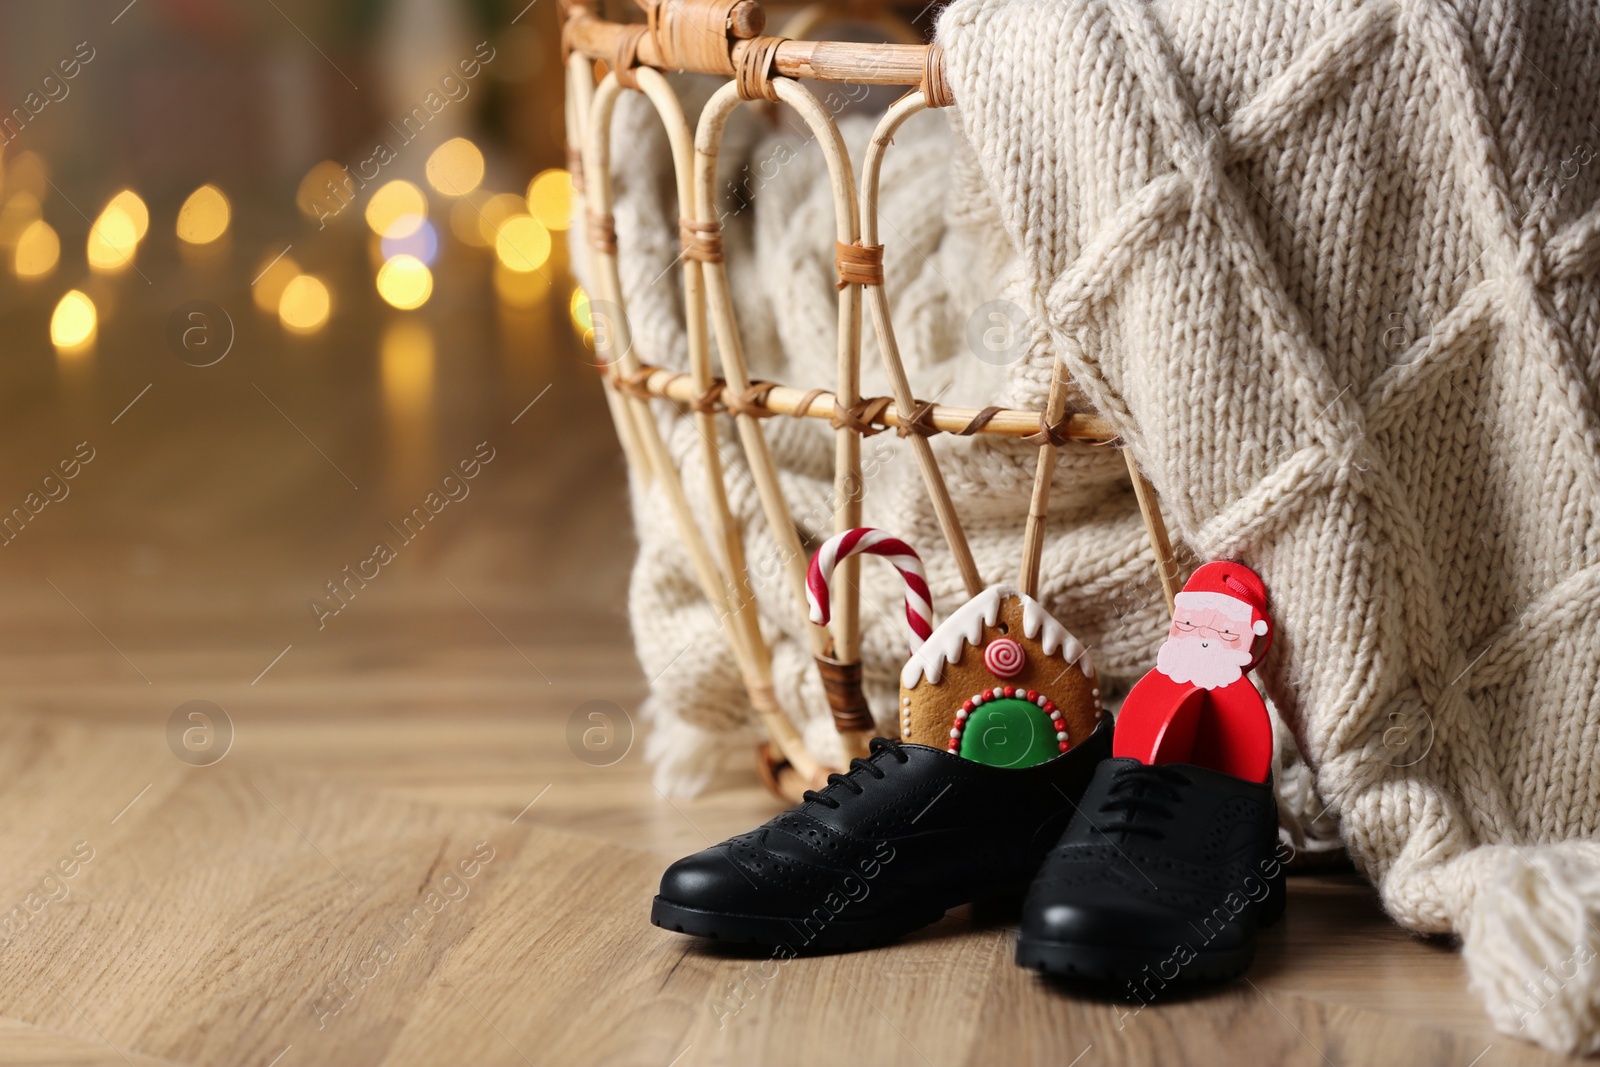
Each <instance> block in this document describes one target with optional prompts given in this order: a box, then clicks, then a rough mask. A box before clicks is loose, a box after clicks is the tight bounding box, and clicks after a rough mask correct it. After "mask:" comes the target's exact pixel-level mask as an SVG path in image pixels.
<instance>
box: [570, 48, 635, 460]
mask: <svg viewBox="0 0 1600 1067" xmlns="http://www.w3.org/2000/svg"><path fill="white" fill-rule="evenodd" d="M565 104H566V127H567V152H568V155H569V157H570V156H572V155H576V156H577V158H578V159H580V160H581V159H582V158H583V135H584V131H585V130H587V129H588V125H589V109H590V108H591V107H592V106H593V104H594V62H593V61H592V60H590V59H589V58H588V57H587V56H584V55H580V54H579V53H577V52H574V53H572V54H571V55H570V56H568V57H567V98H566V101H565ZM574 178H576V176H574ZM586 204H587V196H586V195H585V193H584V192H583V191H582V188H581V186H580V187H577V188H576V189H575V194H574V196H573V198H572V218H573V220H574V221H575V222H578V223H579V224H581V221H580V220H582V219H583V213H584V209H585V206H586ZM593 315H594V312H593V303H592V302H591V304H590V320H591V322H590V325H591V327H593V328H594V329H595V335H596V336H599V333H600V329H599V328H598V327H594V325H593ZM595 354H596V358H598V357H599V342H598V341H597V342H596V344H595ZM602 371H603V374H602V378H603V380H604V381H605V395H606V408H607V409H608V410H609V411H610V412H611V422H612V425H614V426H615V427H616V429H617V440H618V441H619V442H621V444H622V454H623V455H624V456H625V457H627V461H628V469H629V470H636V471H638V472H639V476H640V478H641V479H642V480H643V481H644V484H645V485H649V484H650V483H651V482H652V481H653V480H654V478H655V470H654V468H652V467H651V466H650V457H649V455H648V453H646V452H645V451H644V448H643V447H642V446H641V445H640V444H639V439H638V435H637V434H635V433H634V429H633V419H632V417H631V416H629V414H628V411H627V407H626V404H627V401H626V400H625V399H623V396H622V393H621V391H620V390H618V389H617V375H616V366H615V365H614V364H608V365H607V366H605V367H603V368H602Z"/></svg>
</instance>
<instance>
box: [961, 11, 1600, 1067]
mask: <svg viewBox="0 0 1600 1067" xmlns="http://www.w3.org/2000/svg"><path fill="white" fill-rule="evenodd" d="M939 35H940V39H941V41H942V42H943V43H944V45H945V48H946V50H947V55H948V57H949V74H950V79H951V83H952V85H953V86H954V90H955V96H956V99H957V101H958V104H959V108H960V121H961V123H962V125H963V127H964V129H965V132H966V135H967V137H968V138H969V140H970V142H971V144H972V146H973V149H974V151H975V155H976V158H977V160H978V162H979V165H980V166H981V168H982V171H983V174H984V177H985V178H986V180H987V181H988V183H989V185H990V186H991V188H992V189H993V190H994V192H995V196H996V200H997V202H998V203H999V205H1000V212H1001V216H1002V218H1003V219H1004V224H1005V228H1006V232H1007V234H1008V235H1009V237H1010V238H1011V240H1012V242H1013V243H1014V244H1015V246H1016V247H1017V248H1018V249H1019V250H1020V252H1021V256H1022V260H1023V276H1024V279H1025V283H1024V284H1025V285H1026V286H1027V287H1028V288H1029V289H1030V290H1031V291H1032V293H1034V294H1035V295H1036V298H1037V299H1038V300H1039V301H1040V302H1042V303H1043V304H1044V306H1045V308H1046V316H1047V322H1048V333H1049V341H1050V344H1051V345H1052V346H1054V348H1055V349H1056V350H1057V351H1059V352H1061V353H1062V354H1063V355H1064V356H1065V357H1066V359H1067V360H1068V363H1069V365H1070V367H1071V370H1072V373H1073V375H1074V377H1075V378H1076V379H1077V381H1078V382H1079V383H1080V385H1081V387H1082V388H1083V389H1084V390H1085V392H1086V393H1087V394H1088V396H1089V398H1090V400H1091V401H1092V402H1093V403H1094V404H1095V405H1096V407H1097V408H1098V409H1099V410H1100V411H1102V412H1104V413H1105V414H1107V415H1108V416H1109V417H1111V418H1112V419H1113V420H1114V421H1115V423H1116V425H1117V426H1118V428H1119V429H1120V430H1121V432H1122V433H1123V434H1124V436H1125V438H1126V439H1127V441H1128V442H1129V444H1130V445H1131V447H1132V448H1133V450H1134V453H1135V455H1136V457H1137V458H1138V459H1139V460H1140V462H1141V464H1142V465H1143V467H1144V469H1145V470H1147V471H1148V472H1149V473H1150V476H1151V478H1152V480H1153V481H1154V482H1155V484H1156V486H1157V488H1158V489H1159V490H1160V491H1161V495H1162V499H1163V501H1164V503H1165V505H1166V509H1167V514H1168V516H1169V518H1170V520H1171V521H1172V522H1173V523H1174V525H1175V527H1176V529H1177V530H1178V532H1179V533H1181V534H1182V536H1183V537H1184V538H1185V539H1186V540H1187V542H1188V543H1189V544H1190V545H1191V546H1192V547H1193V548H1194V549H1195V551H1196V552H1197V553H1198V554H1199V555H1201V556H1202V557H1206V558H1212V557H1222V556H1238V557H1239V558H1242V559H1244V560H1246V561H1248V562H1249V563H1250V564H1251V565H1252V566H1254V567H1255V568H1256V569H1258V570H1259V571H1260V572H1261V574H1262V576H1263V577H1264V578H1265V579H1266V583H1267V587H1268V588H1269V589H1270V590H1271V593H1272V600H1273V607H1274V611H1275V614H1276V615H1277V617H1278V620H1279V623H1280V629H1279V631H1278V632H1279V640H1278V643H1277V645H1276V647H1275V649H1274V653H1275V654H1274V656H1273V657H1272V658H1271V660H1270V661H1269V662H1268V664H1267V665H1266V666H1265V668H1264V670H1263V671H1262V672H1261V673H1262V675H1263V677H1264V679H1265V681H1266V685H1267V688H1268V689H1269V691H1270V692H1271V694H1272V696H1273V698H1274V700H1275V701H1276V702H1277V706H1278V707H1279V708H1280V709H1282V710H1283V711H1284V712H1285V718H1286V719H1287V720H1288V722H1289V723H1290V724H1291V725H1292V727H1293V729H1294V731H1295V734H1296V735H1297V737H1298V738H1299V741H1300V747H1301V749H1302V750H1303V751H1304V753H1305V754H1306V756H1307V757H1308V759H1309V760H1310V761H1311V763H1312V764H1313V765H1314V766H1315V767H1316V768H1317V782H1318V786H1319V789H1320V791H1321V793H1322V796H1323V797H1324V798H1325V799H1326V800H1327V802H1328V803H1329V804H1330V805H1331V807H1332V809H1333V810H1334V811H1335V812H1336V813H1337V814H1338V815H1339V817H1340V820H1341V823H1342V827H1343V832H1344V836H1345V840H1346V843H1347V844H1348V846H1349V848H1350V850H1351V853H1352V854H1353V855H1354V856H1355V858H1356V861H1357V863H1358V864H1359V865H1360V866H1361V868H1362V869H1363V870H1364V871H1365V872H1366V873H1367V874H1368V875H1369V876H1370V877H1371V878H1372V879H1373V880H1374V882H1375V883H1376V884H1377V885H1378V887H1379V889H1380V891H1381V894H1382V898H1383V901H1384V904H1385V906H1386V907H1387V908H1388V910H1389V912H1390V914H1392V915H1393V916H1394V917H1395V918H1396V919H1397V920H1398V921H1400V922H1401V923H1402V924H1404V925H1405V926H1407V927H1409V928H1411V929H1413V930H1416V931H1419V932H1425V933H1444V932H1447V931H1450V932H1454V933H1457V934H1459V935H1460V936H1461V937H1462V938H1463V940H1464V952H1465V956H1466V959H1467V963H1468V965H1469V968H1470V974H1471V980H1472V983H1473V985H1474V987H1475V988H1477V989H1478V990H1479V992H1480V993H1481V994H1482V996H1483V998H1484V1002H1485V1004H1486V1005H1487V1007H1488V1009H1489V1011H1490V1013H1491V1015H1492V1016H1493V1018H1494V1020H1495V1022H1496V1023H1497V1024H1498V1025H1499V1026H1500V1027H1501V1028H1502V1029H1504V1030H1507V1031H1508V1032H1511V1033H1521V1034H1523V1035H1524V1036H1529V1037H1532V1038H1535V1039H1537V1040H1538V1041H1540V1042H1542V1043H1544V1044H1546V1045H1549V1046H1552V1047H1556V1048H1561V1049H1568V1050H1587V1051H1593V1050H1595V1049H1596V1047H1597V1044H1600V981H1597V974H1600V970H1597V968H1600V963H1597V962H1596V955H1597V953H1600V945H1596V944H1595V942H1594V938H1595V937H1596V933H1597V931H1596V921H1597V919H1600V843H1596V842H1593V841H1592V840H1590V839H1592V838H1593V837H1594V835H1595V833H1596V829H1597V825H1600V772H1597V770H1596V766H1595V761H1594V754H1595V747H1596V742H1597V740H1600V696H1597V685H1600V613H1597V611H1596V594H1597V592H1600V557H1597V547H1600V529H1597V528H1596V514H1595V513H1596V508H1597V505H1600V427H1597V422H1596V399H1597V392H1596V391H1597V387H1600V288H1597V286H1596V267H1597V262H1600V164H1596V163H1595V162H1593V160H1594V154H1595V148H1594V146H1597V145H1600V126H1596V124H1595V123H1596V122H1597V121H1600V112H1597V108H1596V103H1597V101H1600V89H1597V86H1600V61H1597V56H1600V7H1597V6H1596V5H1595V4H1593V3H1588V2H1580V0H1571V2H1566V3H1561V2H1550V3H1543V4H1537V5H1535V4H1516V3H1510V2H1503V0H1481V2H1478V3H1459V4H1450V3H1445V2H1443V0H1400V2H1387V0H1379V2H1357V0H1317V2H1307V0H1295V2H1289V3H1284V2H1281V0H1231V2H1229V3H1223V4H1195V3H1187V2H1171V3H1166V2H1157V3H1139V2H1134V0H1099V2H1089V3H1071V4H1063V3H1060V2H1058V0H956V3H954V4H953V5H952V6H951V7H950V8H949V9H948V10H947V11H946V13H945V14H944V15H943V17H942V18H941V20H940V24H939Z"/></svg>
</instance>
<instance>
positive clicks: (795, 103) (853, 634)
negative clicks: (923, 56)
mask: <svg viewBox="0 0 1600 1067" xmlns="http://www.w3.org/2000/svg"><path fill="white" fill-rule="evenodd" d="M772 88H773V91H774V92H775V93H776V94H777V96H778V99H779V100H780V101H782V102H783V103H785V104H788V105H789V106H790V107H792V108H794V110H795V111H796V112H798V113H799V115H800V117H801V119H803V120H804V121H805V123H806V125H807V126H809V127H810V129H811V132H812V134H813V135H814V136H815V138H816V142H817V146H818V147H819V148H821V149H822V157H823V159H824V161H826V163H827V165H828V183H829V186H830V187H831V189H832V191H833V215H834V232H835V234H836V238H837V240H838V241H839V243H840V244H847V245H848V244H853V243H854V242H855V241H856V239H857V238H859V237H860V236H861V225H860V220H859V219H858V218H857V216H856V180H855V172H854V171H853V170H851V167H850V151H849V149H847V148H846V147H845V143H844V136H843V135H842V134H841V133H840V132H839V127H838V124H836V123H835V122H834V121H833V116H832V115H831V114H830V113H829V112H828V110H827V109H826V108H824V107H823V106H822V104H821V103H820V102H819V101H818V100H817V98H816V97H815V96H813V95H812V93H811V90H809V89H807V88H806V87H805V86H803V85H801V84H799V83H798V82H794V81H790V80H789V79H787V78H774V79H773V80H772ZM835 348H836V351H837V355H838V361H837V362H838V384H837V388H836V389H835V394H834V395H835V396H836V397H837V399H838V402H839V403H840V405H841V406H842V407H844V408H846V409H848V408H849V407H850V406H851V405H853V404H854V403H855V402H856V401H857V400H859V399H860V396H859V394H860V391H861V289H860V287H859V286H855V285H847V286H845V287H844V288H842V289H840V290H839V313H838V336H837V338H836V340H835ZM833 438H834V441H833V444H834V452H833V529H834V532H835V533H843V532H844V531H846V530H851V529H854V528H856V527H858V526H860V525H861V495H862V489H863V486H862V483H861V435H860V434H858V433H857V432H856V431H855V430H853V429H851V428H849V427H847V426H840V427H839V428H838V429H836V430H835V431H834V435H833ZM860 581H861V557H859V556H850V557H848V558H846V559H843V560H840V561H839V563H838V565H837V566H836V567H835V568H834V571H833V576H832V579H831V583H830V584H831V586H832V600H833V603H832V616H833V618H832V624H833V625H832V632H833V657H834V659H835V660H837V661H838V662H840V663H859V662H860V661H861V592H860ZM870 733H871V731H867V730H841V731H839V738H840V741H841V742H842V743H843V745H844V749H845V755H846V756H847V757H850V756H865V755H866V754H867V742H868V741H869V740H870Z"/></svg>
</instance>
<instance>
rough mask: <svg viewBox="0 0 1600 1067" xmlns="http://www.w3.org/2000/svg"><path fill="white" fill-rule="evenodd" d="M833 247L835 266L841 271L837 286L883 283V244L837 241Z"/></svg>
mask: <svg viewBox="0 0 1600 1067" xmlns="http://www.w3.org/2000/svg"><path fill="white" fill-rule="evenodd" d="M833 249H834V252H833V263H834V267H835V268H836V269H837V270H838V272H839V284H838V286H836V288H839V289H843V288H844V287H845V286H847V285H882V284H883V246H882V245H864V244H862V243H861V242H860V241H856V242H855V243H854V244H848V245H847V244H845V243H844V242H843V241H835V242H834V243H833Z"/></svg>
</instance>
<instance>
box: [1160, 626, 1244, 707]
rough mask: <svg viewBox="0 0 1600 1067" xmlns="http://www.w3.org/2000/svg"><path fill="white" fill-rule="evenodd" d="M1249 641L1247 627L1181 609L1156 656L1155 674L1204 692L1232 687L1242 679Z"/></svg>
mask: <svg viewBox="0 0 1600 1067" xmlns="http://www.w3.org/2000/svg"><path fill="white" fill-rule="evenodd" d="M1252 640H1253V635H1252V634H1251V633H1250V628H1249V626H1248V625H1241V624H1240V623H1239V622H1238V621H1237V620H1235V619H1232V618H1230V617H1229V616H1227V615H1225V614H1223V613H1222V612H1220V611H1211V610H1208V609H1205V608H1184V607H1180V608H1178V611H1177V613H1176V614H1175V615H1174V616H1173V619H1172V629H1171V630H1169V631H1168V632H1167V639H1166V641H1165V642H1163V643H1162V645H1161V650H1160V651H1159V652H1157V653H1156V670H1158V671H1160V672H1161V673H1162V674H1164V675H1166V676H1167V677H1168V678H1171V679H1172V680H1173V681H1174V682H1192V683H1193V684H1195V685H1198V686H1200V687H1201V688H1203V689H1217V688H1220V687H1221V686H1225V685H1231V684H1232V683H1234V682H1237V681H1238V680H1239V679H1240V678H1242V677H1243V676H1244V669H1245V667H1247V666H1248V665H1249V663H1250V645H1251V642H1252Z"/></svg>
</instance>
